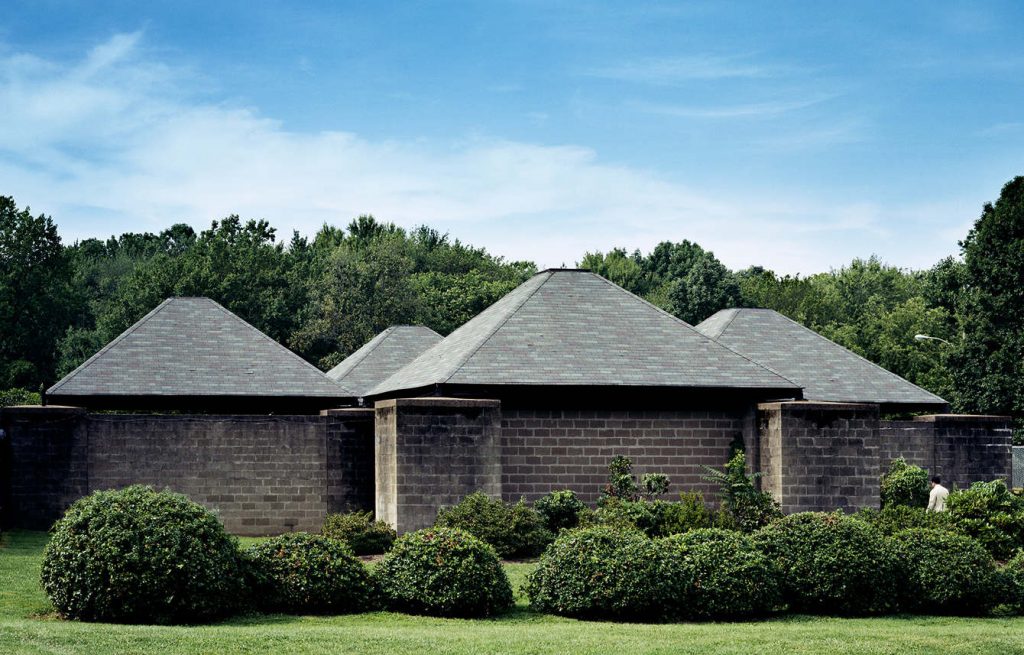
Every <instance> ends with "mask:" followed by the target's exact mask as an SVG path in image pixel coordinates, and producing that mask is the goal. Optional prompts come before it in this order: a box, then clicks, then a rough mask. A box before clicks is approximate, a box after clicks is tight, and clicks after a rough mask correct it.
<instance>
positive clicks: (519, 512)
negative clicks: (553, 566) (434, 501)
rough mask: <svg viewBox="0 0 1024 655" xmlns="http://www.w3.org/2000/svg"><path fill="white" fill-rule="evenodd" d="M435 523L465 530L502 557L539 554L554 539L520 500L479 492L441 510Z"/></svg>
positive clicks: (539, 519) (529, 508)
mask: <svg viewBox="0 0 1024 655" xmlns="http://www.w3.org/2000/svg"><path fill="white" fill-rule="evenodd" d="M434 526H435V527H438V528H459V529H461V530H465V531H466V532H468V533H470V534H472V535H474V536H475V537H477V538H478V539H482V540H483V541H486V542H487V543H489V544H490V545H491V546H494V549H495V550H496V551H497V552H498V555H499V556H501V557H503V558H508V557H532V556H535V555H539V554H540V553H541V551H543V550H544V548H545V547H546V546H547V545H548V544H549V543H551V541H552V540H553V539H554V536H553V535H552V534H551V532H549V531H548V529H547V528H545V527H544V520H543V519H542V518H541V516H540V514H538V513H537V512H536V511H535V510H534V509H532V508H531V507H529V506H528V505H527V504H526V503H525V502H523V501H522V500H520V501H519V502H518V503H516V504H515V505H510V504H508V503H505V502H503V501H501V500H496V499H492V498H489V497H488V496H487V495H486V494H483V493H480V492H476V493H472V494H470V495H468V496H466V497H465V498H463V499H462V501H461V502H460V503H459V504H458V505H455V506H454V507H451V508H448V509H443V510H441V511H440V512H439V513H438V515H437V520H436V521H434Z"/></svg>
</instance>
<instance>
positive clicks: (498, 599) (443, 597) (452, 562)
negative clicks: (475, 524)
mask: <svg viewBox="0 0 1024 655" xmlns="http://www.w3.org/2000/svg"><path fill="white" fill-rule="evenodd" d="M373 578H374V579H375V580H376V581H377V584H378V585H379V587H380V590H381V594H382V596H383V598H384V602H385V603H386V604H387V606H388V608H389V609H392V610H395V611H399V612H408V613H411V614H429V615H432V616H466V617H469V616H490V615H492V614H498V613H500V612H503V611H505V610H507V609H508V608H509V607H511V606H512V587H511V585H510V584H509V581H508V577H507V576H506V575H505V571H504V569H502V568H501V562H499V561H498V555H497V553H495V552H494V548H492V547H491V546H489V545H488V544H486V543H484V542H483V541H481V540H479V539H477V538H476V537H474V536H473V535H471V534H469V533H468V532H466V531H464V530H457V529H452V528H428V529H426V530H419V531H418V532H410V533H409V534H406V535H403V536H402V537H400V538H399V539H398V541H396V542H395V546H394V548H392V549H391V552H389V553H388V554H387V555H385V556H384V558H383V559H382V560H381V561H380V563H379V564H378V565H377V567H376V568H375V569H374V571H373Z"/></svg>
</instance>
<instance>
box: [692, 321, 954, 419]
mask: <svg viewBox="0 0 1024 655" xmlns="http://www.w3.org/2000/svg"><path fill="white" fill-rule="evenodd" d="M697 329H698V330H700V331H701V332H702V333H704V334H705V335H707V336H708V337H710V338H712V339H715V340H717V341H718V342H719V343H722V344H725V345H726V346H728V347H730V348H732V349H733V350H735V351H736V352H738V353H741V354H743V355H746V356H747V357H749V358H750V359H752V360H754V361H756V362H759V363H760V364H763V365H764V366H767V367H768V368H770V369H772V370H773V371H778V372H779V373H780V374H782V375H784V376H786V377H787V378H789V379H790V380H793V381H794V382H796V383H797V384H799V385H801V386H802V387H804V398H806V399H807V400H823V401H834V402H863V403H879V404H891V405H918V406H920V405H926V406H935V407H940V406H944V405H946V404H947V403H946V401H945V400H943V399H942V398H940V397H939V396H936V395H935V394H933V393H931V392H929V391H925V390H924V389H922V388H921V387H919V386H917V385H915V384H913V383H911V382H909V381H907V380H905V379H903V378H901V377H900V376H898V375H896V374H895V373H892V372H890V371H887V370H886V369H884V368H882V367H881V366H878V365H876V364H874V363H872V362H869V361H868V360H866V359H864V358H863V357H861V356H859V355H857V354H855V353H853V352H851V351H849V350H847V349H846V348H843V347H842V346H840V345H839V344H837V343H835V342H834V341H830V340H828V339H826V338H825V337H823V336H821V335H820V334H818V333H817V332H815V331H813V330H810V329H808V328H806V327H804V326H803V325H800V324H799V323H797V322H795V321H793V320H791V319H789V318H787V317H786V316H783V315H782V314H780V313H778V312H776V311H773V310H770V309H723V310H722V311H720V312H718V313H717V314H715V315H714V316H711V317H709V318H708V319H706V320H705V321H703V322H702V323H700V324H699V325H697Z"/></svg>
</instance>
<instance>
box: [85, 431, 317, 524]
mask: <svg viewBox="0 0 1024 655" xmlns="http://www.w3.org/2000/svg"><path fill="white" fill-rule="evenodd" d="M88 423H89V427H88V429H89V441H90V443H89V486H90V489H93V490H95V489H116V488H120V487H124V486H127V485H130V484H137V483H141V484H149V485H152V486H154V487H156V488H169V489H172V490H174V491H178V492H181V493H184V494H185V495H187V496H188V497H189V498H191V499H192V500H194V501H196V502H198V503H201V504H203V505H205V506H207V507H209V508H210V509H212V510H214V511H215V512H217V513H218V515H219V516H220V518H221V520H222V521H224V524H225V525H226V526H227V527H228V529H229V530H231V531H232V532H235V533H239V534H252V535H260V534H278V533H281V532H289V531H292V530H307V531H317V530H319V528H320V525H321V523H322V522H323V518H324V516H325V515H326V513H327V453H326V439H325V434H324V433H325V431H324V420H323V419H322V418H321V417H319V416H228V417H224V416H159V415H142V416H138V415H102V414H96V415H91V416H90V417H89V418H88Z"/></svg>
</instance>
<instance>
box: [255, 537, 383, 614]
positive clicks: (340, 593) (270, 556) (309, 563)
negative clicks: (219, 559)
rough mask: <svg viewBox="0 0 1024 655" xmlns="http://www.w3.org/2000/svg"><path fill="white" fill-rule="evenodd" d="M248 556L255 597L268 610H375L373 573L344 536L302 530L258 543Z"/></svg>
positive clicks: (316, 612)
mask: <svg viewBox="0 0 1024 655" xmlns="http://www.w3.org/2000/svg"><path fill="white" fill-rule="evenodd" d="M243 558H244V560H245V562H246V565H247V573H248V576H249V580H250V588H251V589H252V593H253V599H254V600H255V602H256V604H257V606H258V607H259V608H260V609H262V610H264V611H269V612H285V613H291V614H348V613H352V612H363V611H367V610H370V609H374V598H375V594H374V590H373V585H372V583H371V580H370V575H369V573H367V571H366V568H365V567H364V566H363V564H362V562H360V561H359V560H357V559H356V558H355V557H354V556H353V555H352V551H350V550H349V548H348V546H346V545H345V544H344V543H343V542H341V541H336V540H334V539H330V538H328V537H324V536H321V535H316V534H307V533H305V532H296V533H292V534H285V535H281V536H279V537H274V538H272V539H268V540H266V541H263V542H261V543H258V544H256V545H254V546H252V547H250V548H248V549H247V550H246V551H244V553H243Z"/></svg>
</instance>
